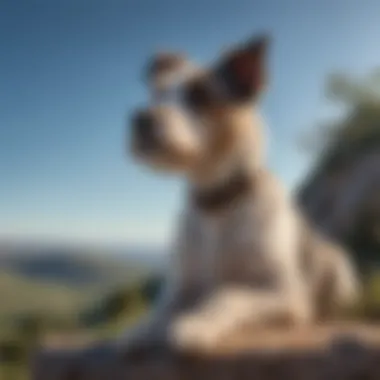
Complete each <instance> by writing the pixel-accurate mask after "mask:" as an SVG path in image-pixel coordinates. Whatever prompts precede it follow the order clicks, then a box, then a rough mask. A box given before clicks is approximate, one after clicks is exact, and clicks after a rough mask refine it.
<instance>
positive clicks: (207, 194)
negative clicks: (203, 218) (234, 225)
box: [191, 171, 253, 212]
mask: <svg viewBox="0 0 380 380" xmlns="http://www.w3.org/2000/svg"><path fill="white" fill-rule="evenodd" d="M252 189H253V178H252V175H248V174H247V173H244V172H243V171H238V172H236V173H235V174H234V175H233V176H232V177H230V178H229V179H228V180H226V181H224V182H223V183H222V184H220V185H218V186H216V187H213V188H210V189H196V190H193V191H192V193H191V200H192V203H193V204H194V205H195V206H196V207H197V208H198V209H200V210H202V211H205V212H218V211H221V210H224V209H226V208H227V207H229V206H231V205H232V204H233V203H235V202H236V201H237V200H239V199H240V198H241V197H242V196H244V195H245V194H247V193H248V192H249V191H251V190H252Z"/></svg>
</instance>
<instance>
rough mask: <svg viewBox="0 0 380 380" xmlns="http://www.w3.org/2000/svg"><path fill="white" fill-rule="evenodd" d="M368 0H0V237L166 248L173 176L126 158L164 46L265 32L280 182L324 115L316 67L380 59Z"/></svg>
mask: <svg viewBox="0 0 380 380" xmlns="http://www.w3.org/2000/svg"><path fill="white" fill-rule="evenodd" d="M379 17H380V2H379V1H378V0H362V1H354V0H319V1H315V0H262V1H253V0H250V1H248V0H239V1H237V0H228V1H227V0H192V1H185V0H139V1H138V0H124V1H121V0H108V1H106V0H102V1H100V0H60V1H58V0H25V1H21V0H3V1H0V181H1V182H0V237H8V238H15V239H16V238H17V239H35V240H38V239H42V240H59V241H71V242H72V241H84V242H99V243H118V244H119V243H123V244H147V245H151V244H153V245H156V244H164V243H165V242H166V241H167V240H168V238H170V236H171V233H170V232H171V230H172V227H173V225H174V224H175V215H176V212H177V210H178V207H179V205H180V201H181V183H180V182H179V181H178V180H176V179H175V178H168V177H166V178H165V177H161V176H157V175H154V174H152V173H150V172H148V171H146V170H143V169H142V168H141V167H138V166H136V165H135V164H134V163H133V162H132V161H131V160H130V159H129V157H128V156H127V155H126V153H125V151H124V145H125V135H126V124H125V121H126V117H127V115H128V113H129V112H130V110H132V109H133V108H134V107H136V106H138V105H139V104H141V103H142V102H144V100H145V96H146V93H145V88H144V86H143V84H142V83H141V82H140V76H141V73H140V68H141V66H142V64H143V63H144V62H145V59H146V58H147V57H148V56H149V54H150V53H151V52H152V51H154V50H156V49H160V48H164V49H166V48H169V49H170V48H173V49H179V50H183V51H186V52H187V53H188V55H190V56H191V57H193V58H195V59H196V60H199V61H201V62H207V61H209V60H211V59H213V58H214V57H216V56H217V53H218V51H219V49H221V48H223V47H224V46H225V45H230V44H231V43H233V42H239V41H241V40H242V39H244V38H245V37H249V36H250V35H251V34H254V33H255V32H257V31H262V30H268V31H270V32H271V33H272V34H273V37H274V44H273V50H272V54H271V63H270V65H271V87H270V91H269V92H268V94H267V96H266V98H265V101H264V103H263V113H264V115H265V117H266V120H267V123H268V127H269V128H270V135H271V139H270V148H269V157H268V164H269V165H270V167H271V168H272V169H273V170H274V171H275V172H276V173H277V174H278V175H279V176H280V177H281V178H282V180H283V181H285V182H286V184H287V185H288V186H289V187H293V186H294V185H295V184H296V183H297V181H299V180H300V178H301V177H302V175H303V174H304V173H305V171H307V168H308V165H309V159H308V157H307V156H305V155H303V154H300V153H299V152H298V151H297V148H296V140H297V138H298V136H299V135H300V133H302V132H304V131H306V130H307V129H308V128H310V127H311V126H312V125H313V124H315V122H316V121H317V120H319V119H320V118H321V117H323V116H324V115H326V113H327V112H328V104H327V102H326V101H325V100H324V97H323V85H324V78H325V75H326V74H328V73H330V72H332V71H335V70H344V71H350V72H353V73H365V72H366V71H367V70H369V69H371V68H372V67H376V66H378V65H380V23H379Z"/></svg>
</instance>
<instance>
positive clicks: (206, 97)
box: [183, 82, 215, 111]
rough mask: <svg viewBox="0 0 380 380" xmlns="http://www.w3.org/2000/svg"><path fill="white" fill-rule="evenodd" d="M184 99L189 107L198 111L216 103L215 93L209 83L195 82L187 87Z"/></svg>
mask: <svg viewBox="0 0 380 380" xmlns="http://www.w3.org/2000/svg"><path fill="white" fill-rule="evenodd" d="M183 100H184V102H185V104H186V105H187V106H188V107H189V108H191V109H193V110H197V111H198V110H203V109H205V108H206V107H209V106H211V105H212V104H214V102H215V94H214V93H213V91H212V89H211V88H210V86H208V85H207V84H205V83H202V82H194V83H191V84H189V85H188V86H187V87H186V88H185V90H184V94H183Z"/></svg>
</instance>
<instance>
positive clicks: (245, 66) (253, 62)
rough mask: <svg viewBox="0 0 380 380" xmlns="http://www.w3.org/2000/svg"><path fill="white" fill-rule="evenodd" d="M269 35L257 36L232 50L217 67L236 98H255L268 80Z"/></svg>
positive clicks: (218, 72)
mask: <svg viewBox="0 0 380 380" xmlns="http://www.w3.org/2000/svg"><path fill="white" fill-rule="evenodd" d="M268 46H269V37H268V36H260V37H256V38H254V39H252V40H250V41H248V42H247V43H245V44H244V45H242V46H241V47H238V48H236V49H234V50H233V51H232V52H230V53H229V54H228V55H227V56H226V57H225V58H224V59H223V61H222V62H221V63H220V64H219V65H218V67H217V69H216V75H217V77H218V78H220V79H221V80H222V82H223V83H224V84H225V85H226V87H227V92H228V95H229V96H230V97H231V98H232V99H234V100H240V101H241V100H249V99H251V98H254V97H255V96H256V95H257V94H259V93H260V91H261V90H262V89H263V88H264V86H265V85H266V82H267V59H266V58H267V50H268Z"/></svg>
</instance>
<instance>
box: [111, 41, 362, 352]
mask: <svg viewBox="0 0 380 380" xmlns="http://www.w3.org/2000/svg"><path fill="white" fill-rule="evenodd" d="M269 44H270V39H269V38H268V37H267V36H264V35H261V36H257V37H254V38H252V39H250V40H248V41H246V42H245V43H243V44H240V45H237V46H235V47H234V48H233V49H231V50H230V51H228V52H226V53H225V54H222V56H221V57H220V58H219V59H218V60H216V61H215V62H214V63H213V64H211V65H210V66H209V67H207V68H202V67H198V66H197V65H195V64H194V63H190V62H189V61H187V60H186V59H185V58H184V57H182V56H180V55H179V54H175V53H166V54H160V55H157V56H155V57H154V58H153V59H152V60H151V61H150V64H149V65H148V68H147V70H146V74H147V75H146V76H147V78H148V81H149V85H150V86H151V92H152V97H151V103H150V104H149V105H148V106H147V107H146V108H143V109H140V110H137V111H136V113H135V115H133V118H132V121H131V129H132V132H131V147H130V148H131V151H132V153H133V156H134V157H135V158H136V159H137V160H138V162H140V163H143V164H144V165H148V166H149V167H150V168H153V169H154V170H160V171H165V172H171V173H176V174H180V175H182V176H183V177H184V178H185V180H186V181H187V183H188V191H187V200H186V205H185V208H184V211H183V213H182V214H181V219H180V223H179V225H180V229H179V234H178V240H177V245H176V246H175V249H174V251H173V255H172V260H171V268H170V270H169V271H168V273H167V283H166V287H165V290H164V292H163V294H162V297H160V300H159V301H158V303H157V305H156V306H155V307H154V308H153V310H152V312H151V313H150V314H149V315H148V316H147V318H146V319H145V320H144V321H142V323H141V324H139V325H138V326H136V327H135V328H132V329H130V330H128V331H127V332H126V334H125V335H124V336H122V337H121V339H119V340H118V341H117V345H118V347H119V348H121V349H123V350H126V351H128V350H132V351H133V349H134V348H136V347H139V346H144V345H146V346H151V345H155V344H158V342H166V343H169V344H170V345H172V346H174V347H177V348H180V349H186V350H187V349H190V350H204V349H206V350H213V349H216V348H217V347H218V345H219V344H220V343H221V342H222V341H223V340H224V339H225V338H226V337H228V336H230V335H231V334H234V332H235V331H236V330H237V329H238V328H239V329H240V328H241V327H243V326H245V325H248V324H250V325H252V324H253V325H257V326H263V325H264V324H266V323H268V322H269V321H276V320H285V321H287V322H288V323H290V324H292V325H294V326H305V325H308V324H311V323H315V322H317V321H320V320H322V319H323V318H327V317H330V316H331V315H332V314H333V310H335V309H336V308H344V307H348V306H349V305H351V304H352V303H354V302H355V300H356V298H357V295H358V291H359V285H358V281H357V274H356V271H355V268H354V266H353V264H352V262H351V260H350V258H349V255H348V254H346V252H345V251H344V250H343V249H342V248H341V247H339V246H337V245H336V244H335V243H333V242H331V241H329V240H327V238H325V237H324V236H321V235H320V234H318V233H317V232H315V231H313V230H312V228H310V226H309V225H308V223H307V221H306V220H305V218H304V217H303V216H302V215H301V213H300V212H299V210H298V209H297V207H296V205H295V203H294V201H293V200H292V199H291V197H290V196H289V195H288V193H287V192H286V190H285V189H284V188H283V187H282V186H281V184H280V183H279V182H278V181H277V180H276V178H275V177H274V176H273V175H272V174H271V173H270V172H269V170H267V168H266V167H265V159H264V158H265V157H264V156H265V149H264V147H265V139H264V127H263V121H262V119H261V117H260V114H259V111H258V106H259V100H260V97H261V95H262V93H263V91H264V89H265V87H266V85H267V79H268V70H267V56H268V54H267V53H268V48H269Z"/></svg>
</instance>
